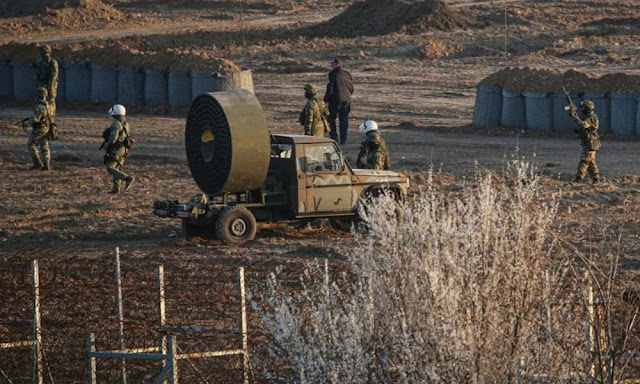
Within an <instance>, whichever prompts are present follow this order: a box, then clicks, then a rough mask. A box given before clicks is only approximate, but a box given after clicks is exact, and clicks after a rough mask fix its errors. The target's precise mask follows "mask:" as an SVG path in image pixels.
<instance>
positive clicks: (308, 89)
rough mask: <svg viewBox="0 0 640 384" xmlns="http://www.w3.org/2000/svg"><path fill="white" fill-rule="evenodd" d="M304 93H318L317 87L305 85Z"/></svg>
mask: <svg viewBox="0 0 640 384" xmlns="http://www.w3.org/2000/svg"><path fill="white" fill-rule="evenodd" d="M304 91H305V92H310V93H318V87H316V86H315V84H305V86H304Z"/></svg>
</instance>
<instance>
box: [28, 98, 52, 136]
mask: <svg viewBox="0 0 640 384" xmlns="http://www.w3.org/2000/svg"><path fill="white" fill-rule="evenodd" d="M51 116H52V113H51V107H49V104H47V102H46V101H45V100H38V102H37V103H36V106H35V108H34V109H33V115H32V116H31V117H30V118H29V123H30V124H31V126H32V127H33V130H34V131H36V130H38V131H48V130H49V126H50V125H51V123H53V121H51Z"/></svg>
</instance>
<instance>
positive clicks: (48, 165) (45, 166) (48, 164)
mask: <svg viewBox="0 0 640 384" xmlns="http://www.w3.org/2000/svg"><path fill="white" fill-rule="evenodd" d="M50 164H51V163H49V162H48V161H47V162H46V163H44V165H43V166H42V170H43V171H49V170H51V165H50Z"/></svg>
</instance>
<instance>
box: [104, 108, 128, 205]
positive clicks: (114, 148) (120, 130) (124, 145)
mask: <svg viewBox="0 0 640 384" xmlns="http://www.w3.org/2000/svg"><path fill="white" fill-rule="evenodd" d="M126 114H127V111H126V109H125V108H124V106H123V105H120V104H116V105H114V106H113V107H111V109H109V115H111V117H112V118H113V122H112V123H111V126H109V128H107V129H106V130H105V131H104V132H103V134H102V135H103V137H104V139H105V142H104V144H103V145H106V147H105V150H106V154H105V155H104V165H105V166H106V167H107V172H109V174H111V175H112V176H113V189H111V191H110V192H109V193H119V192H120V184H121V182H122V180H124V182H125V186H124V190H125V191H126V190H128V189H129V188H130V187H131V183H133V180H134V177H132V176H129V175H127V174H126V173H124V172H122V166H123V165H124V161H125V159H126V158H127V154H128V152H129V150H130V149H131V148H132V147H133V144H134V142H135V141H134V140H133V138H132V137H131V126H130V125H129V123H128V122H127V120H126V118H125V115H126Z"/></svg>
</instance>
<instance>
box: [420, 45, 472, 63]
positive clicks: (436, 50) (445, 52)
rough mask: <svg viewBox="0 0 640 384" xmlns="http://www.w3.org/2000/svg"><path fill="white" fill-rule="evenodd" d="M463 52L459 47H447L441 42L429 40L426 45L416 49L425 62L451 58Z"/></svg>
mask: <svg viewBox="0 0 640 384" xmlns="http://www.w3.org/2000/svg"><path fill="white" fill-rule="evenodd" d="M461 50H462V49H461V47H459V46H452V45H447V44H445V43H443V42H442V41H439V40H429V41H428V42H427V43H426V44H425V45H422V46H419V47H417V48H416V54H417V56H418V57H419V58H421V59H423V60H435V59H441V58H443V57H449V56H451V55H453V54H454V53H458V52H460V51H461Z"/></svg>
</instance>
